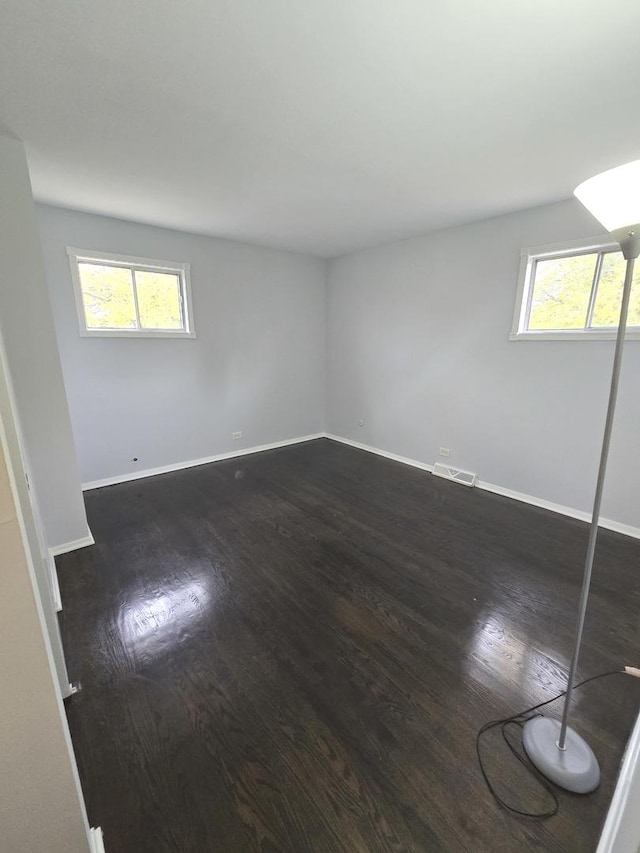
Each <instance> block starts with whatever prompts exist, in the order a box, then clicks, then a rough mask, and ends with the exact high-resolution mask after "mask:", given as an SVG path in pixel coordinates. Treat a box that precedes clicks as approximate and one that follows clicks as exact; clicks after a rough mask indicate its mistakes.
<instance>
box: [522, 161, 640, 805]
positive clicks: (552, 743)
mask: <svg viewBox="0 0 640 853" xmlns="http://www.w3.org/2000/svg"><path fill="white" fill-rule="evenodd" d="M575 195H576V197H577V198H578V199H579V200H580V201H581V202H582V204H583V205H584V206H585V207H586V208H587V210H589V211H590V212H591V213H592V214H593V216H595V218H596V219H597V220H598V221H599V222H601V223H602V225H604V227H605V228H606V229H607V231H609V232H610V234H611V236H612V237H613V239H614V240H615V241H616V242H617V243H619V244H620V248H621V249H622V254H623V256H624V257H625V259H626V261H627V269H626V273H625V278H624V286H623V290H622V304H621V307H620V320H619V323H618V333H617V336H616V348H615V355H614V358H613V371H612V375H611V390H610V392H609V406H608V408H607V417H606V421H605V428H604V438H603V440H602V451H601V454H600V468H599V470H598V481H597V485H596V495H595V500H594V503H593V516H592V518H591V530H590V533H589V543H588V545H587V557H586V561H585V567H584V579H583V582H582V593H581V596H580V605H579V608H578V623H577V628H576V639H575V646H574V649H573V657H572V659H571V669H570V671H569V679H568V686H567V693H566V697H565V700H564V710H563V713H562V722H558V720H554V719H552V718H551V717H544V716H538V717H533V718H532V719H531V720H529V721H528V722H527V723H526V724H525V727H524V732H523V743H524V747H525V749H526V751H527V755H528V756H529V758H530V759H531V761H532V762H533V763H534V764H535V766H536V767H537V768H538V770H540V771H541V772H542V773H543V774H544V775H545V776H547V778H549V779H550V780H551V781H552V782H555V783H556V784H557V785H560V787H562V788H565V789H566V790H568V791H573V792H575V793H577V794H586V793H588V792H589V791H593V790H594V789H595V788H597V786H598V784H599V782H600V767H599V766H598V760H597V758H596V757H595V755H594V753H593V750H592V749H591V747H590V746H589V744H588V743H587V742H586V741H585V740H584V739H583V738H582V737H580V735H579V734H578V733H577V732H576V731H574V729H572V728H570V727H569V726H568V725H567V719H568V717H569V710H570V708H571V698H572V694H573V685H574V682H575V676H576V670H577V667H578V658H579V656H580V645H581V643H582V630H583V628H584V617H585V613H586V609H587V600H588V598H589V586H590V584H591V570H592V568H593V555H594V551H595V547H596V538H597V535H598V521H599V519H600V504H601V502H602V490H603V486H604V478H605V473H606V470H607V457H608V455H609V442H610V439H611V428H612V426H613V415H614V412H615V407H616V397H617V395H618V378H619V376H620V365H621V363H622V349H623V345H624V337H625V330H626V326H627V315H628V312H629V298H630V296H631V284H632V280H633V265H634V261H635V259H636V258H637V257H638V255H639V254H640V160H636V161H634V162H633V163H627V164H626V165H624V166H618V167H617V168H616V169H610V170H609V171H608V172H603V173H602V174H600V175H596V176H595V177H594V178H590V179H589V180H588V181H585V182H584V183H582V184H580V186H579V187H577V189H576V190H575Z"/></svg>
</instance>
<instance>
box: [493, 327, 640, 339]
mask: <svg viewBox="0 0 640 853" xmlns="http://www.w3.org/2000/svg"><path fill="white" fill-rule="evenodd" d="M615 339H616V332H615V331H612V332H583V331H582V330H581V329H576V331H575V332H515V333H514V332H512V333H511V334H510V335H509V340H510V341H583V342H584V341H615ZM625 340H626V341H640V330H634V331H633V332H631V331H628V332H627V333H626V335H625Z"/></svg>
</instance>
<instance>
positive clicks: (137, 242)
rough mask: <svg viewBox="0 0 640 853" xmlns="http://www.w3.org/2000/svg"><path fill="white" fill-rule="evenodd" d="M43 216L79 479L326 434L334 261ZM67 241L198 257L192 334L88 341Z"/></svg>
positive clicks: (111, 222)
mask: <svg viewBox="0 0 640 853" xmlns="http://www.w3.org/2000/svg"><path fill="white" fill-rule="evenodd" d="M39 218H40V226H41V235H42V241H43V246H44V253H45V259H46V266H47V272H48V279H49V287H50V293H51V299H52V304H53V313H54V319H55V325H56V331H57V336H58V343H59V348H60V357H61V359H62V364H63V368H64V374H65V381H66V385H67V393H68V397H69V407H70V410H71V419H72V423H73V431H74V435H75V439H76V447H77V452H78V458H79V463H80V471H81V476H82V481H83V482H90V481H94V480H100V479H103V478H109V477H115V476H119V475H123V474H130V473H133V472H135V471H137V470H146V469H150V468H156V467H160V466H163V465H170V464H173V463H179V462H184V461H188V460H192V459H200V458H203V457H206V456H210V455H214V454H218V453H225V452H230V451H236V450H240V449H242V448H244V447H253V446H256V445H260V444H267V443H270V442H276V441H281V440H284V439H288V438H295V437H298V436H303V435H308V434H313V433H317V432H320V431H322V430H323V429H324V407H325V403H324V359H325V337H324V335H325V273H326V262H324V261H322V260H319V259H316V258H311V257H307V256H304V255H297V254H293V253H289V252H281V251H275V250H272V249H266V248H260V247H258V246H251V245H247V244H243V243H235V242H231V241H228V240H218V239H214V238H211V237H203V236H196V235H192V234H186V233H182V232H177V231H170V230H166V229H162V228H156V227H153V226H146V225H140V224H134V223H131V222H124V221H122V220H116V219H109V218H106V217H100V216H93V215H89V214H84V213H78V212H75V211H68V210H61V209H58V208H53V207H48V206H41V207H39ZM67 245H72V246H77V247H80V248H83V249H99V250H104V251H113V252H115V253H119V254H129V255H137V256H141V257H149V258H158V259H166V260H171V261H188V262H190V263H191V286H192V291H193V307H194V321H195V329H196V335H197V337H196V338H195V339H193V340H190V339H178V340H167V339H148V338H147V339H131V338H81V337H80V336H79V333H78V323H77V319H76V313H75V308H74V301H73V291H72V285H71V278H70V272H69V264H68V260H67V256H66V253H65V246H67ZM237 430H242V431H243V438H242V439H241V440H240V441H233V440H232V438H231V433H232V432H234V431H237ZM134 456H135V457H138V462H137V463H134V462H132V461H131V460H132V458H133V457H134Z"/></svg>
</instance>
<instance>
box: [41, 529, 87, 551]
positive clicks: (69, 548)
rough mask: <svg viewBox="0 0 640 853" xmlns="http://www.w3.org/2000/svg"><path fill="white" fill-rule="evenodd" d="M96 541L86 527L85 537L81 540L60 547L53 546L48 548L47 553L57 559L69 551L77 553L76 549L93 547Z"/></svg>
mask: <svg viewBox="0 0 640 853" xmlns="http://www.w3.org/2000/svg"><path fill="white" fill-rule="evenodd" d="M95 544H96V540H95V539H94V538H93V534H92V533H91V531H90V530H89V528H88V527H87V535H86V536H83V537H82V539H73V540H72V541H71V542H63V543H62V544H61V545H53V546H52V547H51V548H49V553H50V554H51V556H52V557H58V556H59V555H60V554H67V553H68V552H69V551H77V550H78V548H86V547H87V546H88V545H95Z"/></svg>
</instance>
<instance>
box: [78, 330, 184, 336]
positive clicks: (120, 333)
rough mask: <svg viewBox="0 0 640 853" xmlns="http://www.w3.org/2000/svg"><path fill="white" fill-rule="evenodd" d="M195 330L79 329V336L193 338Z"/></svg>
mask: <svg viewBox="0 0 640 853" xmlns="http://www.w3.org/2000/svg"><path fill="white" fill-rule="evenodd" d="M195 336H196V333H195V332H185V331H184V330H183V329H178V330H177V331H175V332H169V331H163V330H159V331H157V332H153V331H150V330H147V331H144V332H142V331H139V330H138V329H131V330H128V329H96V330H94V329H81V330H80V337H81V338H195Z"/></svg>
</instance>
